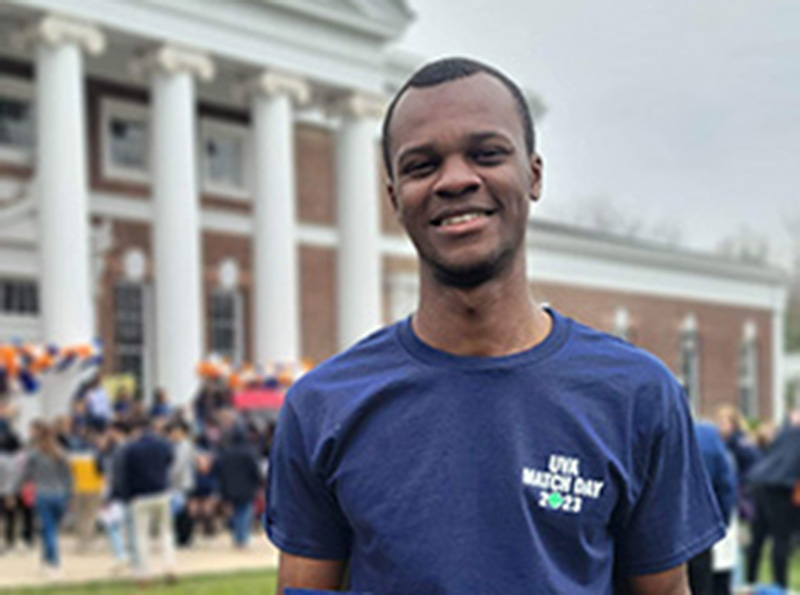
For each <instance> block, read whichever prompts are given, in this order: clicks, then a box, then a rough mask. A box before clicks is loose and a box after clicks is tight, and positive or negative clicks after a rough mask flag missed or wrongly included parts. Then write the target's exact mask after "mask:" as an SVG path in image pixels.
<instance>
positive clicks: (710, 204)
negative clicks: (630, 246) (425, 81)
mask: <svg viewBox="0 0 800 595" xmlns="http://www.w3.org/2000/svg"><path fill="white" fill-rule="evenodd" d="M410 4H411V7H412V9H413V10H414V11H415V12H416V14H417V20H416V22H415V23H414V24H413V25H412V26H411V27H410V28H409V30H408V32H407V33H406V35H405V37H404V38H403V39H402V40H401V42H400V44H399V46H400V47H401V48H402V49H404V50H408V51H410V52H413V53H416V54H420V55H422V56H424V57H437V56H443V55H452V54H465V55H470V56H473V57H477V58H482V59H484V60H486V61H489V62H491V63H493V64H495V65H497V66H499V67H500V68H501V69H503V70H505V71H506V72H508V73H509V74H510V75H512V77H514V78H515V79H516V80H517V81H518V82H520V83H521V84H522V85H524V86H526V87H528V88H530V89H533V90H534V91H536V92H537V93H538V94H539V95H540V96H541V98H542V100H543V101H544V103H545V104H546V106H547V110H548V111H547V113H546V115H545V116H544V118H543V119H542V120H541V122H540V123H539V126H538V128H539V138H540V139H541V140H540V147H541V152H542V154H543V157H544V159H545V166H546V176H545V180H546V182H545V184H546V185H545V194H544V198H543V201H542V204H541V206H540V207H539V208H538V211H537V214H538V215H540V216H543V217H548V218H555V219H561V220H574V219H575V218H576V217H578V216H579V213H580V212H581V210H585V209H586V208H587V207H586V205H587V204H589V203H590V201H591V200H592V199H595V200H603V201H608V202H609V203H610V204H611V205H613V208H614V209H616V210H619V211H622V212H623V213H625V216H626V217H630V218H632V219H642V220H644V221H646V222H647V225H648V226H650V227H653V226H657V225H660V222H662V221H663V222H664V225H667V226H671V227H679V228H680V229H681V230H682V235H683V239H682V241H683V243H684V244H685V245H688V246H689V247H693V248H702V249H713V248H714V247H715V245H716V244H717V243H718V242H719V241H720V239H721V238H723V237H725V236H728V235H731V234H734V233H737V232H738V230H740V229H742V228H743V227H749V228H750V230H752V231H753V232H754V233H756V234H761V235H763V236H765V237H768V238H770V242H771V244H772V247H771V252H772V256H773V258H783V259H785V254H787V252H788V244H789V241H790V237H789V233H788V231H787V225H786V223H785V222H786V221H787V220H790V219H791V218H798V219H800V1H798V0H671V1H668V2H664V1H663V0H657V1H654V0H608V1H606V2H598V1H597V0H557V1H556V0H551V1H547V2H545V1H544V0H505V1H481V0H458V2H453V1H452V0H410ZM797 229H798V231H799V232H800V222H798V225H797Z"/></svg>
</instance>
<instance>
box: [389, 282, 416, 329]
mask: <svg viewBox="0 0 800 595" xmlns="http://www.w3.org/2000/svg"><path fill="white" fill-rule="evenodd" d="M388 284H389V316H390V317H391V321H392V322H395V321H398V320H401V319H403V318H406V317H407V316H409V315H410V314H412V313H413V312H414V310H416V309H417V302H418V299H419V279H418V277H417V275H416V274H412V273H397V274H395V275H392V276H391V277H389V280H388Z"/></svg>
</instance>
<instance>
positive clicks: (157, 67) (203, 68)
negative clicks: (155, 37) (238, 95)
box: [131, 44, 215, 81]
mask: <svg viewBox="0 0 800 595" xmlns="http://www.w3.org/2000/svg"><path fill="white" fill-rule="evenodd" d="M131 69H132V70H133V72H134V73H135V74H136V75H139V76H141V75H144V74H150V73H153V72H164V73H167V74H177V73H179V72H186V73H188V74H190V75H192V76H194V77H197V78H198V79H200V80H201V81H210V80H211V79H213V78H214V74H215V67H214V61H213V60H212V59H211V58H210V57H209V56H208V54H205V53H203V52H200V51H197V50H193V49H190V48H186V47H181V46H177V45H173V44H165V45H162V46H159V47H156V48H153V49H151V50H149V51H148V52H146V53H145V54H144V55H142V56H140V57H139V58H137V59H135V60H134V61H133V62H132V63H131Z"/></svg>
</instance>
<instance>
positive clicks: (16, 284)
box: [0, 279, 39, 316]
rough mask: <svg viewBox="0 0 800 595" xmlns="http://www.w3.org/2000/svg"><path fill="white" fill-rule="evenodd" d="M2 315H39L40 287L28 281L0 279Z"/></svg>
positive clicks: (0, 310) (0, 311)
mask: <svg viewBox="0 0 800 595" xmlns="http://www.w3.org/2000/svg"><path fill="white" fill-rule="evenodd" d="M0 314H5V315H11V316H35V315H37V314H39V286H38V285H37V284H36V281H29V280H26V279H0Z"/></svg>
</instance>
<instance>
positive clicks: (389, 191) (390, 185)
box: [386, 178, 400, 218]
mask: <svg viewBox="0 0 800 595" xmlns="http://www.w3.org/2000/svg"><path fill="white" fill-rule="evenodd" d="M386 195H387V196H388V197H389V202H391V203H392V209H394V215H395V217H398V218H399V217H400V209H399V207H398V202H397V192H396V190H395V187H394V182H393V181H392V179H391V178H387V179H386Z"/></svg>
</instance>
